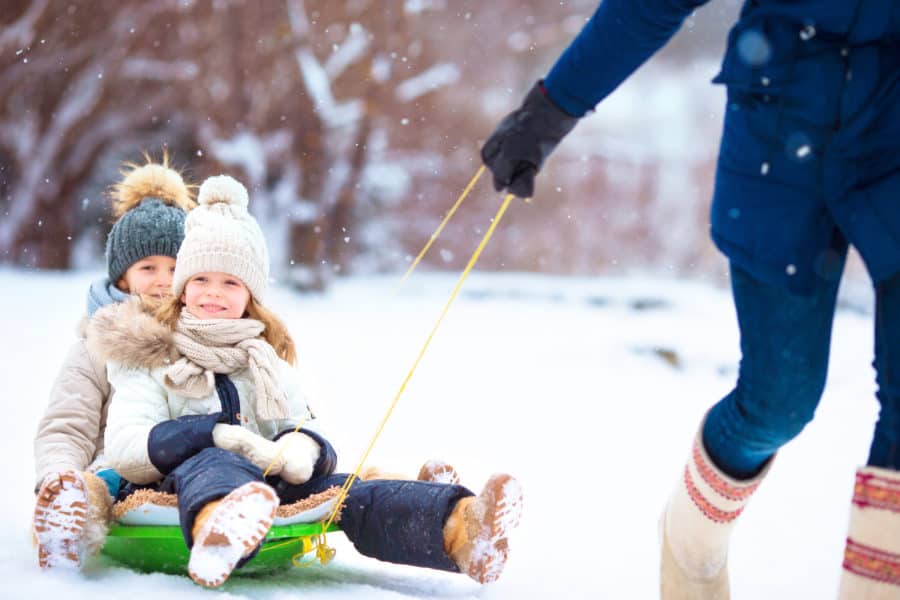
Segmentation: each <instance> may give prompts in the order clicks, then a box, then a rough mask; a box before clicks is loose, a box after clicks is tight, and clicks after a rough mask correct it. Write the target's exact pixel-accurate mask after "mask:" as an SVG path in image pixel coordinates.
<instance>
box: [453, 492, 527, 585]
mask: <svg viewBox="0 0 900 600" xmlns="http://www.w3.org/2000/svg"><path fill="white" fill-rule="evenodd" d="M475 503H478V504H479V505H480V506H479V508H483V511H484V512H483V514H481V515H478V514H476V515H475V516H476V518H477V519H478V520H479V522H480V524H481V528H480V529H481V535H478V536H476V538H475V539H474V540H473V548H472V554H471V560H470V562H469V565H468V568H467V569H466V574H467V575H468V576H469V577H471V578H472V579H474V580H475V581H478V582H479V583H490V582H492V581H496V580H497V579H498V578H499V577H500V574H501V573H502V572H503V567H504V566H505V565H506V560H507V558H508V557H509V544H508V541H507V536H508V535H509V532H510V531H512V530H513V528H515V527H516V526H517V525H518V524H519V520H520V519H521V516H522V503H523V495H522V488H521V486H520V485H519V482H518V481H516V480H515V479H513V478H512V477H511V476H509V475H506V474H495V475H492V476H491V478H490V479H488V482H487V483H486V484H485V486H484V489H483V490H482V491H481V494H479V497H478V498H477V499H476V500H475ZM475 503H473V504H475ZM472 508H473V509H474V510H476V511H477V509H475V506H474V505H473V507H472Z"/></svg>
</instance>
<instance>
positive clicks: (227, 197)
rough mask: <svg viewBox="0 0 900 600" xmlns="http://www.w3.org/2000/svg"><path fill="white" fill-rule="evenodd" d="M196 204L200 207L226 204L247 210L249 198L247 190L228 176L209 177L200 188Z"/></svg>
mask: <svg viewBox="0 0 900 600" xmlns="http://www.w3.org/2000/svg"><path fill="white" fill-rule="evenodd" d="M197 202H198V203H199V204H201V205H205V206H212V205H213V204H228V205H231V206H239V207H241V208H247V204H249V202H250V198H249V197H248V195H247V188H245V187H244V184H242V183H241V182H240V181H238V180H237V179H235V178H234V177H230V176H228V175H217V176H215V177H209V178H207V179H206V181H204V182H203V185H201V186H200V193H199V194H197Z"/></svg>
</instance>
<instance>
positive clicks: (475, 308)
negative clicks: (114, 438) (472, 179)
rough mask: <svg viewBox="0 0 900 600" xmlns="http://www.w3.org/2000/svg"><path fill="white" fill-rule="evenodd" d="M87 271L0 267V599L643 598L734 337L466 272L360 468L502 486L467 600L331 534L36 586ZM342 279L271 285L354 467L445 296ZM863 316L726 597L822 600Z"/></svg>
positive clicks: (866, 333)
mask: <svg viewBox="0 0 900 600" xmlns="http://www.w3.org/2000/svg"><path fill="white" fill-rule="evenodd" d="M98 275H99V273H98V272H95V271H89V272H86V271H78V272H72V273H68V274H46V273H44V274H41V273H35V272H26V271H19V270H0V289H3V290H4V293H3V294H2V295H0V315H2V317H0V319H2V322H3V326H4V331H6V332H7V342H6V343H5V344H3V347H2V350H0V364H2V365H3V373H4V389H5V390H6V391H5V394H6V396H5V397H6V407H7V408H6V413H5V414H6V417H5V419H4V424H5V431H4V434H3V436H2V439H3V441H2V448H3V453H2V456H3V459H2V460H3V461H4V463H3V466H4V471H5V473H6V474H7V482H6V485H5V486H4V489H5V492H4V494H3V495H2V499H0V514H2V517H0V596H2V597H4V598H16V599H26V598H51V597H63V598H65V599H66V600H101V599H106V598H116V599H121V598H129V599H133V600H138V599H143V598H147V599H149V598H154V599H156V598H160V597H166V598H169V599H171V600H174V599H176V598H203V597H206V598H208V597H213V596H210V594H220V595H219V596H216V597H220V598H229V599H231V598H235V599H237V598H254V599H256V598H265V599H286V598H297V597H302V598H308V599H312V598H323V599H328V600H332V599H337V598H351V597H353V598H359V597H365V598H373V599H385V600H387V599H397V598H476V597H478V598H525V599H544V598H592V599H596V598H653V597H655V594H656V593H657V592H656V589H657V580H658V577H657V573H656V568H657V552H658V550H657V537H656V523H657V518H658V516H659V513H660V510H661V508H662V506H663V504H664V502H665V499H666V496H667V494H668V492H669V489H670V487H671V486H672V485H673V484H674V482H675V480H676V478H677V477H678V475H679V473H680V469H681V468H682V466H683V461H684V460H685V458H686V456H687V451H688V449H689V447H690V443H691V439H692V436H693V435H694V431H695V428H696V426H697V424H698V422H699V420H700V418H701V416H702V414H703V412H704V411H705V410H706V409H707V407H708V406H709V405H711V404H712V403H713V402H715V401H716V400H718V399H719V398H720V397H721V396H723V395H724V394H725V393H727V392H728V391H729V389H730V386H731V385H732V383H733V381H734V378H735V365H736V362H737V359H738V340H737V327H736V323H735V319H734V316H733V311H732V307H731V303H730V298H729V296H728V294H727V292H726V291H723V290H722V289H719V288H715V287H711V286H708V285H706V284H699V283H687V282H684V281H676V280H673V279H666V278H659V277H646V276H638V275H634V276H630V277H623V278H592V279H587V278H583V279H579V278H559V277H551V276H539V275H523V274H484V273H476V274H475V275H473V276H472V277H471V278H470V279H469V280H468V281H467V283H466V285H465V286H464V288H463V293H462V295H461V296H460V298H459V299H458V301H457V303H456V304H455V305H454V306H453V308H452V309H451V311H450V314H449V316H448V317H447V318H446V320H445V321H444V324H443V325H442V327H441V329H440V330H439V332H438V334H437V336H436V337H435V339H434V341H433V343H432V346H431V348H430V350H429V352H428V353H427V355H426V356H425V359H424V360H423V361H422V363H421V365H420V367H419V369H418V371H417V372H416V373H415V375H414V377H413V380H412V382H411V384H410V385H409V387H408V388H407V391H406V393H405V394H404V396H403V397H402V399H401V400H400V404H399V406H398V408H397V410H396V412H395V415H394V417H393V418H392V419H391V421H390V422H389V424H388V426H387V428H386V430H385V432H384V434H383V435H382V437H381V438H380V440H379V442H378V444H377V446H376V449H375V452H374V455H373V457H372V459H371V460H370V463H371V464H378V465H381V466H383V467H387V468H391V469H398V470H401V471H403V472H406V473H409V474H410V475H414V474H415V473H416V472H417V471H418V468H419V466H420V464H421V463H422V462H423V461H425V460H426V459H428V458H432V457H440V458H443V459H445V460H448V461H450V462H452V463H453V464H454V465H455V466H456V467H457V469H458V470H459V472H460V473H461V475H462V479H463V483H464V484H466V485H468V486H469V487H471V488H472V489H473V490H476V491H477V490H478V489H480V486H481V484H482V483H483V482H484V480H485V479H486V478H487V477H488V476H489V475H490V473H492V472H494V471H507V472H509V473H512V474H514V475H515V476H516V477H518V478H519V479H520V480H521V482H522V485H523V487H524V490H525V501H526V503H525V512H524V516H523V521H522V524H521V526H520V527H519V529H517V530H516V531H515V533H514V535H513V537H512V538H511V548H512V552H511V556H510V561H509V563H508V566H507V569H506V571H505V573H504V575H503V577H502V578H501V579H500V581H499V582H498V583H496V584H493V585H490V586H485V587H480V586H478V585H476V584H474V583H473V582H471V581H469V580H468V579H467V578H465V577H463V576H460V575H451V574H446V573H440V572H434V571H428V570H423V569H415V568H410V567H402V566H396V565H389V564H385V563H380V562H378V561H375V560H372V559H368V558H365V557H362V556H360V555H359V554H357V553H356V552H355V550H354V549H353V548H352V546H351V545H350V544H349V543H347V542H346V540H345V539H344V538H343V537H342V536H341V535H332V536H329V540H330V541H331V543H332V544H333V545H336V547H337V549H338V554H337V558H336V560H335V561H334V562H333V563H332V564H331V565H329V566H328V567H325V568H320V567H312V568H309V569H293V570H290V571H287V572H285V573H282V574H278V575H274V576H270V577H265V578H254V579H250V578H242V577H235V578H233V579H232V580H231V581H230V582H229V583H227V584H226V585H225V587H224V589H223V590H222V591H220V592H209V591H206V590H203V589H201V588H199V587H197V586H195V585H194V584H193V583H192V582H191V581H190V580H189V579H188V578H186V577H178V576H168V575H161V574H153V575H143V574H137V573H134V572H131V571H129V570H127V569H124V568H121V567H117V566H115V565H113V564H110V563H109V562H108V561H107V560H104V559H102V558H101V559H99V560H96V561H94V562H92V563H91V564H89V565H88V568H87V569H86V570H85V571H84V572H83V573H79V574H71V573H58V572H56V573H50V572H48V573H43V572H41V571H40V570H39V569H38V567H37V564H36V562H37V561H36V558H35V551H34V550H33V548H32V546H31V542H30V535H29V520H30V511H31V510H32V502H33V495H32V486H33V462H32V458H31V443H32V439H33V435H34V431H35V428H36V424H37V420H38V417H39V415H40V413H41V411H42V409H43V406H44V404H45V402H46V399H47V394H48V391H49V389H50V385H51V381H52V379H53V377H54V376H55V374H56V370H57V368H58V366H59V364H60V362H61V360H62V358H63V356H64V353H65V350H66V348H67V347H68V345H69V343H70V342H71V341H72V339H73V336H74V328H75V323H76V322H77V320H78V318H79V316H80V315H81V313H82V310H83V308H82V307H83V302H84V294H85V291H86V288H87V285H88V283H89V282H90V281H91V280H92V278H94V277H96V276H98ZM398 281H399V277H398V276H396V275H394V276H385V277H362V276H360V277H349V278H343V279H340V280H338V281H337V282H335V284H334V285H333V286H332V287H331V288H330V289H329V290H328V291H327V292H326V293H323V294H321V295H305V296H297V295H295V294H294V293H292V292H289V291H287V290H286V289H284V288H281V289H276V290H275V293H274V294H273V299H272V301H271V306H272V308H274V309H275V310H276V312H278V313H279V314H281V315H283V316H284V317H285V319H286V321H287V322H288V324H289V326H290V328H291V330H292V332H293V334H294V336H295V338H296V340H297V343H298V346H299V349H300V352H301V358H302V360H304V361H305V362H306V363H307V365H308V366H309V367H310V368H312V369H313V370H314V371H315V372H316V373H318V386H317V387H318V400H316V402H315V409H316V412H317V413H318V415H319V417H320V418H321V419H322V420H323V422H324V424H325V425H326V426H327V428H328V430H329V431H330V438H331V440H332V441H333V442H334V444H335V446H336V447H337V449H338V452H339V455H340V456H341V459H340V468H342V469H344V470H349V469H352V468H353V467H354V466H355V464H356V461H357V460H358V458H359V456H360V454H361V452H362V450H363V448H364V446H365V444H366V443H367V442H368V440H369V439H370V437H371V435H372V433H373V432H374V430H375V426H376V425H377V423H378V421H379V419H380V418H381V416H382V415H383V413H384V411H385V410H386V408H387V406H388V404H389V403H390V400H391V399H392V398H393V397H394V394H395V393H396V391H397V389H398V387H399V385H400V383H401V382H402V380H403V378H404V376H405V375H406V373H407V371H408V369H409V368H410V366H411V365H412V362H413V360H414V358H415V356H416V354H417V352H418V351H419V348H420V347H421V345H422V343H423V342H424V340H425V337H426V335H427V333H428V332H429V331H430V329H431V326H432V324H433V322H434V320H435V319H436V317H437V315H438V313H439V311H440V308H441V307H442V306H443V303H444V302H445V300H446V298H447V297H448V296H449V293H450V291H451V289H452V287H453V285H454V283H455V278H454V277H452V276H449V275H441V274H428V273H417V274H416V275H414V276H413V278H412V279H411V280H410V281H409V282H408V283H407V285H406V286H405V287H404V288H403V289H402V290H401V292H400V293H399V294H395V290H396V286H397V283H398ZM871 348H872V339H871V318H870V316H868V315H867V314H865V313H864V311H859V310H847V309H842V310H840V311H839V313H838V316H837V319H836V322H835V331H834V339H833V352H832V358H831V371H830V374H829V380H828V387H827V390H826V392H825V397H824V399H823V401H822V404H821V406H820V408H819V411H818V415H817V418H816V420H815V422H814V423H813V424H812V425H810V426H809V427H808V428H807V429H806V430H805V431H804V433H803V434H802V435H801V436H800V438H799V439H798V440H795V441H794V442H793V443H791V444H790V445H788V446H787V447H786V448H785V449H784V450H783V451H782V452H781V454H780V456H779V457H778V459H777V461H776V464H775V466H774V468H773V470H772V472H771V475H770V477H769V478H768V479H767V481H766V482H765V484H764V485H763V486H762V487H761V488H760V490H759V492H758V493H757V495H756V496H755V497H754V499H753V501H752V502H751V504H750V506H749V508H748V510H747V511H746V512H745V513H744V516H743V517H742V519H741V521H740V524H739V526H738V528H737V530H736V533H735V535H734V539H733V542H734V543H733V545H732V553H731V557H730V564H731V570H732V583H733V598H735V599H736V600H740V599H756V598H767V599H769V600H780V599H792V600H793V599H795V598H831V597H835V596H836V589H837V582H838V578H839V576H840V563H841V558H842V551H843V540H844V536H845V527H846V522H847V514H848V510H849V499H850V495H851V486H852V483H853V474H854V469H855V467H856V466H857V465H859V464H861V463H863V462H864V461H865V458H866V455H867V450H868V443H869V439H870V435H871V429H872V426H873V423H874V419H875V415H876V410H877V406H876V402H875V400H874V397H873V391H874V383H873V379H874V374H873V371H872V369H871V367H870V362H871V357H872V350H871Z"/></svg>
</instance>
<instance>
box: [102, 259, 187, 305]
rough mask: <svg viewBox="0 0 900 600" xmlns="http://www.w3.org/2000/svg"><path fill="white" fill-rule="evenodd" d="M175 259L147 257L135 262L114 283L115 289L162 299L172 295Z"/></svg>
mask: <svg viewBox="0 0 900 600" xmlns="http://www.w3.org/2000/svg"><path fill="white" fill-rule="evenodd" d="M173 273H175V259H174V258H172V257H171V256H148V257H147V258H142V259H141V260H139V261H137V262H136V263H134V264H133V265H131V266H130V267H128V270H127V271H125V274H124V275H122V278H121V279H119V281H117V282H116V287H117V288H119V289H120V290H122V291H123V292H127V293H129V294H143V295H145V296H155V297H157V298H162V297H164V296H168V295H169V294H171V293H172V274H173Z"/></svg>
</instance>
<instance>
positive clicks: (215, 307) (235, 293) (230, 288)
mask: <svg viewBox="0 0 900 600" xmlns="http://www.w3.org/2000/svg"><path fill="white" fill-rule="evenodd" d="M181 301H182V302H183V303H184V305H185V306H186V307H187V309H188V312H189V313H191V314H192V315H194V316H195V317H197V318H198V319H240V318H241V317H243V316H244V312H245V311H246V310H247V304H248V303H249V302H250V290H248V289H247V286H246V285H244V282H243V281H241V280H240V279H238V278H237V277H235V276H234V275H229V274H228V273H197V274H196V275H194V276H193V277H191V278H190V279H188V282H187V284H185V286H184V293H183V294H181Z"/></svg>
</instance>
